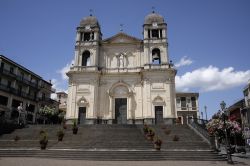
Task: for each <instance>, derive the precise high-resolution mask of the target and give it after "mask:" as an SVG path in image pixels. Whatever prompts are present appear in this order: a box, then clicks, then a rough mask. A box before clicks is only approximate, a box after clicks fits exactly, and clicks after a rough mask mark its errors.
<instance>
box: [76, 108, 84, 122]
mask: <svg viewBox="0 0 250 166" xmlns="http://www.w3.org/2000/svg"><path fill="white" fill-rule="evenodd" d="M85 120H86V107H79V111H78V124H84V123H85Z"/></svg>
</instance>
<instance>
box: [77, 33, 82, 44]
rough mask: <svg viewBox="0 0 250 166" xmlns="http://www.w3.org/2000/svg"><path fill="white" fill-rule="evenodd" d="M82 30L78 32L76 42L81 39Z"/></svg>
mask: <svg viewBox="0 0 250 166" xmlns="http://www.w3.org/2000/svg"><path fill="white" fill-rule="evenodd" d="M80 36H81V35H80V32H77V33H76V42H79V41H80V40H81V39H80Z"/></svg>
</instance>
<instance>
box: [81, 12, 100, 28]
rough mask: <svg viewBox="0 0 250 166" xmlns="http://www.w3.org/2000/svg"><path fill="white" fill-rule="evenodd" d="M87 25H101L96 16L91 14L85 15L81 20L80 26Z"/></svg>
mask: <svg viewBox="0 0 250 166" xmlns="http://www.w3.org/2000/svg"><path fill="white" fill-rule="evenodd" d="M86 25H92V26H99V23H98V20H97V18H96V17H95V16H92V15H90V16H87V17H84V18H83V19H82V20H81V22H80V26H86Z"/></svg>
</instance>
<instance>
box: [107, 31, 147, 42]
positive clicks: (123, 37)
mask: <svg viewBox="0 0 250 166" xmlns="http://www.w3.org/2000/svg"><path fill="white" fill-rule="evenodd" d="M141 41H142V40H140V39H138V38H135V37H133V36H130V35H128V34H126V33H122V32H120V33H118V34H116V35H114V36H112V37H110V38H107V39H105V40H103V42H104V43H137V42H141Z"/></svg>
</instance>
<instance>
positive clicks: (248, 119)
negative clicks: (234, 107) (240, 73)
mask: <svg viewBox="0 0 250 166" xmlns="http://www.w3.org/2000/svg"><path fill="white" fill-rule="evenodd" d="M243 93H244V101H245V107H244V108H243V109H242V110H241V114H242V125H243V127H244V129H245V128H248V130H249V129H250V81H249V82H248V84H247V86H246V87H245V88H244V90H243ZM249 131H250V130H249ZM248 138H250V134H249V136H248Z"/></svg>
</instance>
